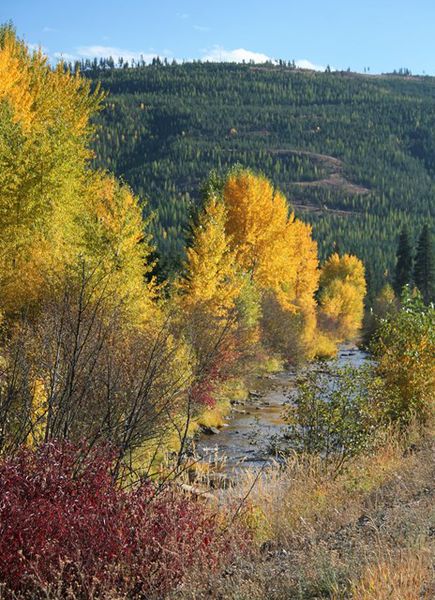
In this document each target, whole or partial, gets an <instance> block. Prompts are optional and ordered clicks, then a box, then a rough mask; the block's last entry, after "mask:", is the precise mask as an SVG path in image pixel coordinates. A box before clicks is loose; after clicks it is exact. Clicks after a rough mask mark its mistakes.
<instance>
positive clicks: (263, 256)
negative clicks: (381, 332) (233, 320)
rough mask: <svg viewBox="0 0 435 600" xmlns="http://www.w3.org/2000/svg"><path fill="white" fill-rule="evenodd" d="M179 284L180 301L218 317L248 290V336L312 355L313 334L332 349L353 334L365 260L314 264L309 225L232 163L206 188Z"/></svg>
mask: <svg viewBox="0 0 435 600" xmlns="http://www.w3.org/2000/svg"><path fill="white" fill-rule="evenodd" d="M319 278H320V281H321V290H320V293H319V299H320V302H319V305H318V304H317V302H316V294H317V291H318V288H319ZM248 282H249V283H248ZM247 286H248V287H249V288H250V290H249V292H248V290H247ZM177 288H178V293H179V294H180V295H181V302H182V303H184V305H185V307H186V308H188V307H190V308H192V307H198V306H199V305H201V306H202V307H203V308H204V309H205V310H206V312H207V311H208V314H209V315H215V316H216V315H219V316H221V317H223V316H225V315H229V314H230V313H231V312H232V311H234V310H235V309H236V307H237V305H238V303H240V301H241V300H242V299H243V297H244V295H246V294H247V293H250V294H251V296H252V297H255V300H254V301H253V302H252V301H251V311H253V313H254V314H255V318H252V316H251V319H250V323H251V327H252V329H255V331H256V335H254V338H256V339H262V340H263V342H264V343H266V345H268V346H269V347H270V349H271V350H273V351H277V352H279V353H281V354H282V355H283V356H284V358H285V359H288V360H296V359H298V358H301V357H303V356H305V357H313V356H315V355H316V353H317V348H316V344H317V339H318V337H319V335H320V336H325V335H327V336H329V339H330V347H331V348H332V351H333V349H334V344H335V343H336V342H338V341H341V340H343V339H347V338H349V337H354V336H355V335H356V333H357V331H358V328H359V327H360V324H361V320H362V316H363V299H364V295H365V280H364V267H363V265H362V263H361V261H359V260H358V259H357V258H356V257H354V256H349V255H344V256H343V257H339V256H338V255H333V256H332V257H331V258H330V259H329V261H327V262H326V264H325V266H324V267H323V269H321V270H320V269H319V261H318V257H317V244H316V242H315V241H314V240H313V239H312V236H311V226H309V225H307V224H305V223H303V222H302V221H300V220H298V219H295V217H294V215H293V213H290V209H289V205H288V203H287V201H286V199H285V198H284V196H283V195H282V194H281V193H280V192H279V191H277V190H275V189H274V187H273V186H272V184H271V182H270V181H268V180H267V179H266V178H265V177H264V176H261V175H256V174H255V173H253V172H251V171H249V170H246V169H242V168H240V167H237V168H234V169H233V170H231V171H230V173H229V174H228V175H227V176H226V178H224V179H223V180H222V181H221V182H220V184H219V185H217V186H214V188H213V189H212V191H211V192H209V194H208V197H207V199H206V202H205V206H204V209H203V211H202V213H201V214H200V216H199V219H198V224H197V226H196V228H195V229H194V235H193V241H192V244H191V246H190V248H189V249H188V250H187V260H186V263H185V270H184V275H183V276H182V278H181V279H180V280H179V282H178V284H177ZM319 324H320V325H322V324H323V326H324V327H323V331H320V330H319Z"/></svg>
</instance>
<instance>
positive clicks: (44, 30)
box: [42, 26, 57, 33]
mask: <svg viewBox="0 0 435 600" xmlns="http://www.w3.org/2000/svg"><path fill="white" fill-rule="evenodd" d="M42 31H43V32H44V33H55V32H56V31H57V29H53V27H47V26H45V27H43V28H42Z"/></svg>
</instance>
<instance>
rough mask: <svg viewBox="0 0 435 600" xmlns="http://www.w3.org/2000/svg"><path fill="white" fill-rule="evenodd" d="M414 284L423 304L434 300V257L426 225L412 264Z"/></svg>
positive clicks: (429, 233)
mask: <svg viewBox="0 0 435 600" xmlns="http://www.w3.org/2000/svg"><path fill="white" fill-rule="evenodd" d="M414 282H415V285H416V286H417V287H418V289H419V290H420V292H421V294H422V296H423V300H424V302H425V304H429V302H433V300H434V298H435V257H434V253H433V242H432V237H431V232H430V230H429V227H428V225H425V226H424V227H423V229H422V230H421V234H420V237H419V239H418V244H417V252H416V255H415V264H414Z"/></svg>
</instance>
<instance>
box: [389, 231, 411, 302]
mask: <svg viewBox="0 0 435 600" xmlns="http://www.w3.org/2000/svg"><path fill="white" fill-rule="evenodd" d="M396 257H397V262H396V271H395V275H394V284H393V287H394V291H395V292H396V295H397V296H398V297H400V294H401V292H402V289H403V288H404V286H405V285H409V284H410V283H411V280H412V249H411V244H410V241H409V236H408V231H407V230H406V229H405V228H403V229H402V232H401V234H400V237H399V243H398V246H397V252H396Z"/></svg>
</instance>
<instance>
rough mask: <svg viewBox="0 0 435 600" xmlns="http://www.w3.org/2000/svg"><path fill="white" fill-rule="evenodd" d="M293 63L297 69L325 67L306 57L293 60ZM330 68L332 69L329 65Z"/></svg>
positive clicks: (313, 69) (317, 69)
mask: <svg viewBox="0 0 435 600" xmlns="http://www.w3.org/2000/svg"><path fill="white" fill-rule="evenodd" d="M295 65H296V66H297V68H298V69H309V70H310V71H324V70H325V69H326V67H323V66H322V65H316V64H314V63H312V62H311V61H310V60H307V59H306V58H301V59H300V60H295ZM331 70H332V71H333V70H334V69H332V67H331Z"/></svg>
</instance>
